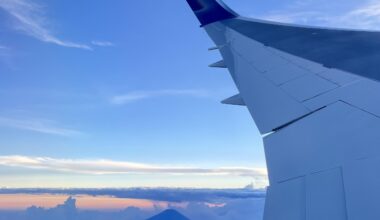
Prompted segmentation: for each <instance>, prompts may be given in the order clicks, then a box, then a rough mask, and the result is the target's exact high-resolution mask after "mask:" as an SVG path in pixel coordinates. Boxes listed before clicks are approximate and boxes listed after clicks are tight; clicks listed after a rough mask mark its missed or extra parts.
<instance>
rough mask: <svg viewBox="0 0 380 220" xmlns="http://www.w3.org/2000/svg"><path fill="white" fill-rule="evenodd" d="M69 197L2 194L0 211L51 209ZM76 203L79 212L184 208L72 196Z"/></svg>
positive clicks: (141, 200)
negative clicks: (33, 207)
mask: <svg viewBox="0 0 380 220" xmlns="http://www.w3.org/2000/svg"><path fill="white" fill-rule="evenodd" d="M68 197H69V195H55V194H36V195H31V194H4V195H0V210H15V211H17V210H25V209H27V208H29V207H31V206H37V207H42V208H53V207H56V206H57V205H60V204H63V203H64V202H65V201H66V200H67V198H68ZM73 197H74V198H75V199H76V201H77V203H76V204H77V208H78V209H81V210H110V211H115V210H123V209H125V208H128V207H137V208H141V209H154V208H155V207H160V208H167V207H168V206H169V204H170V205H174V206H179V207H181V206H186V204H181V203H176V204H172V203H168V202H157V201H151V200H144V199H127V198H115V197H111V196H89V195H77V196H73Z"/></svg>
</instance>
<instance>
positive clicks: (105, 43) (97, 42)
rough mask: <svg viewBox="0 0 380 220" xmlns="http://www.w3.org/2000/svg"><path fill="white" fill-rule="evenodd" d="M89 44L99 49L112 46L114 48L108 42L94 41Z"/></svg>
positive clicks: (112, 44)
mask: <svg viewBox="0 0 380 220" xmlns="http://www.w3.org/2000/svg"><path fill="white" fill-rule="evenodd" d="M91 43H92V44H93V45H95V46H99V47H113V46H115V44H114V43H112V42H109V41H96V40H94V41H92V42H91Z"/></svg>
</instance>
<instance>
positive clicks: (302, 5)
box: [260, 0, 380, 30]
mask: <svg viewBox="0 0 380 220" xmlns="http://www.w3.org/2000/svg"><path fill="white" fill-rule="evenodd" d="M327 6H328V8H327ZM260 18H261V19H265V20H272V21H279V22H286V23H300V24H307V25H317V26H327V27H339V28H354V29H376V30H379V29H380V2H379V1H375V0H369V1H368V0H367V1H360V2H353V1H342V0H337V1H335V2H331V1H328V0H317V1H296V2H293V4H291V5H290V6H289V7H288V8H285V9H282V10H275V11H272V12H270V13H269V14H266V15H263V16H260Z"/></svg>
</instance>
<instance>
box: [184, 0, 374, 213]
mask: <svg viewBox="0 0 380 220" xmlns="http://www.w3.org/2000/svg"><path fill="white" fill-rule="evenodd" d="M187 1H188V3H189V4H190V5H191V7H192V9H193V10H194V11H195V14H196V15H197V17H198V19H199V20H200V22H201V24H202V26H203V28H204V29H205V30H206V32H207V33H208V34H209V36H210V37H211V38H212V39H213V41H214V42H215V44H216V47H214V48H215V49H218V50H219V51H220V53H221V55H222V57H223V61H222V62H221V63H223V67H227V68H228V70H229V72H230V73H231V76H232V78H233V80H234V82H235V84H236V86H237V88H238V90H239V92H240V94H238V95H236V96H233V97H231V98H229V99H226V100H225V101H223V102H224V103H227V104H233V105H244V106H246V107H247V108H248V110H249V112H250V113H251V115H252V117H253V119H254V120H255V123H256V124H257V126H258V128H259V130H260V132H261V133H262V134H268V133H270V134H269V135H266V136H265V138H264V145H265V146H264V147H265V152H266V159H267V165H268V173H269V180H270V187H269V188H268V193H267V201H266V208H265V217H264V218H265V220H283V219H292V220H310V219H334V220H346V219H350V220H359V219H360V220H367V219H368V220H370V219H380V209H378V208H377V198H379V197H380V188H379V187H378V186H379V185H380V174H378V172H377V167H380V148H379V146H380V136H379V135H378V131H379V130H380V104H378V103H379V100H380V84H379V82H378V81H377V80H380V73H379V72H377V71H378V69H380V63H379V62H378V60H379V59H380V53H378V52H377V51H380V33H379V32H373V31H357V30H341V29H331V28H330V29H329V28H315V27H305V26H297V25H289V24H281V23H275V22H267V21H261V20H255V19H247V18H243V17H241V16H239V15H238V14H236V13H235V12H233V11H232V10H231V9H229V8H228V7H227V6H225V5H224V4H222V3H221V2H220V1H216V0H187ZM200 11H202V13H200ZM219 66H220V65H219Z"/></svg>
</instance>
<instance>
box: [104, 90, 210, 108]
mask: <svg viewBox="0 0 380 220" xmlns="http://www.w3.org/2000/svg"><path fill="white" fill-rule="evenodd" d="M161 96H190V97H208V96H209V93H208V92H207V91H205V90H197V89H188V90H176V89H167V90H156V91H135V92H130V93H127V94H123V95H117V96H114V97H112V98H111V100H110V101H111V103H112V104H116V105H123V104H128V103H131V102H135V101H139V100H143V99H150V98H156V97H161Z"/></svg>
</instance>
